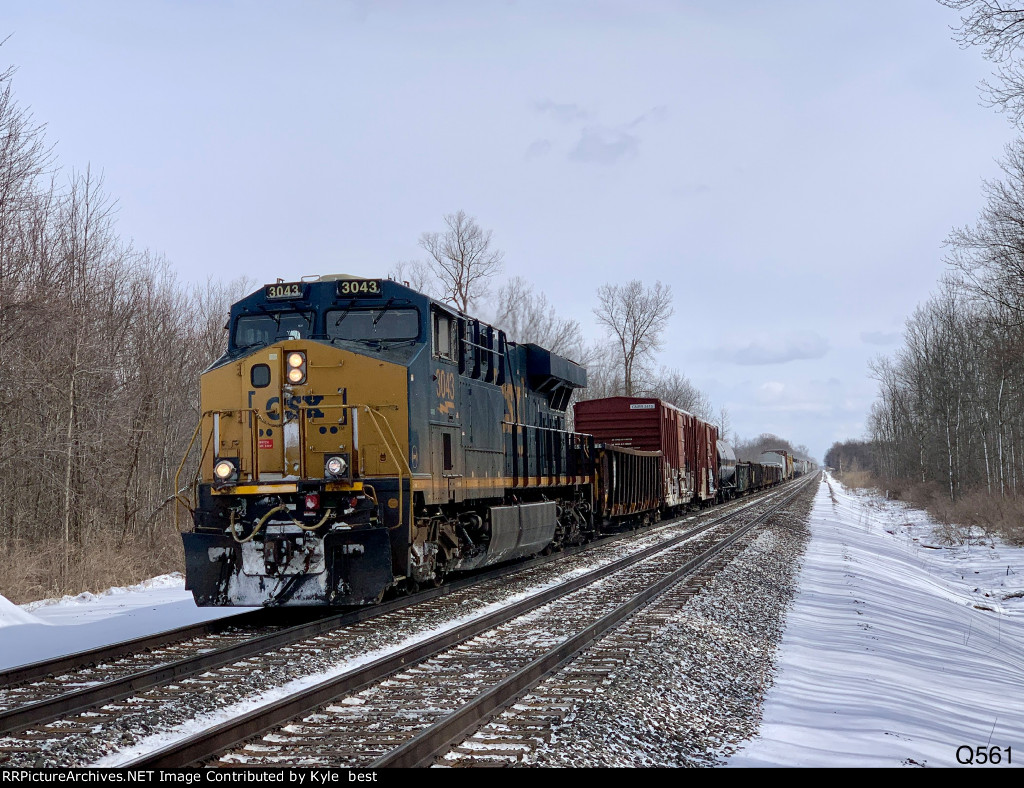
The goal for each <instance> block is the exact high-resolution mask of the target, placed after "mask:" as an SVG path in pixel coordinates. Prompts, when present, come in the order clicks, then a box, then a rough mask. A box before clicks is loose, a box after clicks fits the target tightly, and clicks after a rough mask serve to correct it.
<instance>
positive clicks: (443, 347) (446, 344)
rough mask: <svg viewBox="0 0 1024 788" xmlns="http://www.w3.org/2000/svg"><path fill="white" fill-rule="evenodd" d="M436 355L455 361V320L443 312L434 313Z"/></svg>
mask: <svg viewBox="0 0 1024 788" xmlns="http://www.w3.org/2000/svg"><path fill="white" fill-rule="evenodd" d="M433 333H434V355H435V356H437V357H439V358H444V359H447V360H448V361H454V360H455V348H456V343H455V318H453V317H452V316H451V315H449V314H447V313H445V312H441V311H435V312H434V331H433Z"/></svg>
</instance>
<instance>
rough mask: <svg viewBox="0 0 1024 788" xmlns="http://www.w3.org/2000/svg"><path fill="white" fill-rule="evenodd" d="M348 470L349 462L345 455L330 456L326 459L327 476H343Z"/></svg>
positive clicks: (325, 469)
mask: <svg viewBox="0 0 1024 788" xmlns="http://www.w3.org/2000/svg"><path fill="white" fill-rule="evenodd" d="M347 470H348V463H347V462H346V461H345V458H344V457H337V456H335V457H328V458H327V459H326V460H325V461H324V471H326V473H325V474H324V475H325V476H335V477H337V476H343V475H344V474H345V471H347Z"/></svg>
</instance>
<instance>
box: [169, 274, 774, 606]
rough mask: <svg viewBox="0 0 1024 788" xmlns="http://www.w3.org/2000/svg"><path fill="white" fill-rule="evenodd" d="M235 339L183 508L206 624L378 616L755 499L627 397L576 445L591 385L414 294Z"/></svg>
mask: <svg viewBox="0 0 1024 788" xmlns="http://www.w3.org/2000/svg"><path fill="white" fill-rule="evenodd" d="M228 326H229V339H228V349H227V352H226V353H225V354H224V356H222V357H221V358H220V359H218V360H217V361H216V362H214V363H213V364H212V365H211V366H210V367H209V368H208V369H207V370H206V371H205V372H204V373H203V375H202V380H201V418H200V423H199V425H198V426H197V428H196V434H195V436H194V437H193V444H196V442H197V441H198V446H199V454H200V460H199V466H198V472H197V476H196V478H195V479H194V484H193V485H192V489H191V494H190V496H189V497H188V498H184V497H182V498H181V501H182V503H184V504H185V505H186V506H187V507H188V509H189V510H190V512H191V515H192V520H193V527H192V529H191V530H190V531H188V532H185V533H183V534H182V538H183V540H184V547H185V563H186V585H187V587H188V588H189V589H191V591H192V593H193V595H194V597H195V600H196V603H197V604H199V605H240V606H259V605H268V606H273V605H324V604H332V605H357V604H372V603H374V602H376V601H379V600H380V599H381V598H382V597H383V596H384V594H385V593H387V592H389V591H390V590H414V589H416V588H417V587H419V586H424V585H433V584H437V583H440V582H441V581H442V579H443V578H444V577H445V575H446V574H448V573H449V572H453V571H465V570H471V569H476V568H479V567H482V566H487V565H490V564H495V563H498V562H503V561H508V560H512V559H515V558H520V557H523V556H527V555H532V554H535V553H538V552H542V551H548V550H551V549H558V548H559V547H561V546H563V545H569V544H579V543H583V542H585V541H587V540H589V539H591V538H592V537H593V535H594V534H595V532H596V531H598V530H600V529H602V528H603V527H606V526H608V525H609V524H612V523H617V522H621V521H623V520H626V519H630V518H632V519H641V520H651V519H657V518H659V517H660V516H661V515H662V514H664V513H670V512H672V511H675V510H678V509H681V508H683V507H685V506H688V505H692V504H704V503H708V502H712V501H713V500H714V499H715V498H722V497H725V496H726V495H728V494H729V493H730V492H731V491H732V492H734V491H737V490H738V486H737V485H736V483H735V481H734V480H733V476H728V477H726V476H725V475H724V473H725V470H730V473H732V474H735V467H734V464H730V463H728V462H723V461H722V456H723V450H722V448H721V447H720V446H719V444H718V441H717V431H716V430H715V428H714V426H712V425H709V424H706V423H705V422H702V421H700V420H699V419H695V418H694V417H693V416H690V415H689V414H687V413H685V412H683V411H679V410H678V409H675V408H672V407H671V406H669V405H667V404H664V403H661V402H659V401H658V400H655V399H650V398H648V399H644V398H622V397H617V398H611V399H609V400H598V401H592V402H590V403H581V408H582V409H581V410H579V411H578V412H577V420H578V422H584V423H586V424H587V427H588V429H586V430H583V431H582V432H573V431H570V430H569V429H568V428H567V419H566V408H567V406H568V403H569V400H570V397H571V396H572V393H573V392H574V391H575V390H577V389H580V388H583V387H585V386H586V370H585V369H583V368H582V367H580V366H579V365H577V364H576V363H574V362H572V361H570V360H569V359H566V358H562V357H561V356H558V355H556V354H555V353H552V352H550V351H548V350H545V349H544V348H542V347H539V346H537V345H533V344H517V343H515V342H513V341H511V340H510V338H508V337H506V335H505V333H504V332H503V331H501V330H500V329H498V328H495V327H493V326H489V325H487V324H485V323H483V322H481V321H479V320H476V319H473V318H472V317H469V316H467V315H465V314H462V313H460V312H458V311H456V310H454V309H453V308H452V307H450V306H448V305H446V304H443V303H441V302H439V301H436V300H433V299H431V298H429V297H427V296H425V295H423V294H422V293H418V292H416V291H415V290H412V289H410V288H409V287H408V286H406V285H405V284H402V283H400V282H396V281H391V280H387V279H363V278H357V277H352V276H346V275H338V276H325V277H320V278H318V279H316V280H313V281H301V282H278V283H276V284H272V285H266V286H265V287H263V288H261V289H260V290H258V291H256V292H254V293H252V294H250V295H249V296H247V297H245V298H244V299H242V300H241V301H239V302H238V303H236V304H234V305H233V306H232V307H231V314H230V319H229V323H228ZM601 403H604V404H601ZM595 434H596V435H598V436H599V438H600V440H601V443H599V444H595V437H594V436H595ZM191 449H192V447H191V446H190V451H191ZM724 454H725V456H728V453H727V452H726V453H724ZM183 467H184V462H183ZM180 473H181V470H179V474H180ZM777 476H778V474H776V475H775V476H774V477H771V478H768V477H765V478H764V479H761V481H759V482H758V483H757V485H755V486H762V485H765V484H768V483H774V481H778V480H781V479H778V478H776V477H777ZM759 478H760V477H759ZM176 483H177V480H176ZM176 486H177V484H176ZM739 491H743V490H739Z"/></svg>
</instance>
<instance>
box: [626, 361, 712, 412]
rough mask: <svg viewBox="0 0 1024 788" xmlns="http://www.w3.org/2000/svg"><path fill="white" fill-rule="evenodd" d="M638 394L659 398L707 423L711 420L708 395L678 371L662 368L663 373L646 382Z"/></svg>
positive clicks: (639, 388)
mask: <svg viewBox="0 0 1024 788" xmlns="http://www.w3.org/2000/svg"><path fill="white" fill-rule="evenodd" d="M637 393H638V394H640V395H641V396H647V397H657V398H658V399H660V400H663V401H665V402H668V403H671V404H672V405H675V406H676V407H677V408H682V409H683V410H685V411H687V412H688V413H692V414H693V415H694V416H696V417H697V418H700V419H704V420H705V421H710V420H711V412H712V407H711V400H710V399H709V398H708V395H707V394H705V393H704V392H703V391H701V390H700V389H699V388H697V387H696V386H694V385H693V383H691V382H690V379H689V378H688V377H686V375H684V374H683V373H682V372H680V371H679V370H678V369H668V368H666V367H662V368H661V371H660V372H659V373H658V374H657V375H655V376H653V377H651V378H650V379H648V380H646V381H645V382H644V383H643V385H642V387H638V389H637Z"/></svg>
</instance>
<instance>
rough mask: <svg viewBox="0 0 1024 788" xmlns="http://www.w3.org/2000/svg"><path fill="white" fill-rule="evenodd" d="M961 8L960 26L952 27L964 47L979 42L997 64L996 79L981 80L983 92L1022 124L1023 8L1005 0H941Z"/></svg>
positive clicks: (988, 101)
mask: <svg viewBox="0 0 1024 788" xmlns="http://www.w3.org/2000/svg"><path fill="white" fill-rule="evenodd" d="M939 2H940V3H941V4H942V5H944V6H946V7H947V8H952V9H953V10H955V11H960V12H961V16H960V26H959V27H955V28H953V32H954V36H953V38H954V40H955V41H956V42H957V43H958V44H960V46H961V47H963V48H967V47H971V46H980V47H982V50H983V52H984V55H985V59H986V60H990V61H992V62H993V63H995V64H996V72H995V76H996V78H997V80H998V81H997V82H996V83H995V84H992V83H990V82H988V81H987V80H985V81H983V82H982V83H981V88H982V96H983V98H984V100H985V102H986V103H987V104H988V105H989V106H992V107H996V108H998V109H999V110H1000V111H1002V112H1006V113H1007V114H1008V115H1009V116H1010V119H1011V121H1012V122H1013V123H1014V124H1015V125H1017V126H1021V122H1022V120H1024V68H1022V66H1021V63H1020V54H1021V53H1020V46H1021V42H1024V8H1021V7H1019V6H1016V5H1015V4H1014V5H1011V4H1010V3H1007V2H1005V1H1004V0H939Z"/></svg>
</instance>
